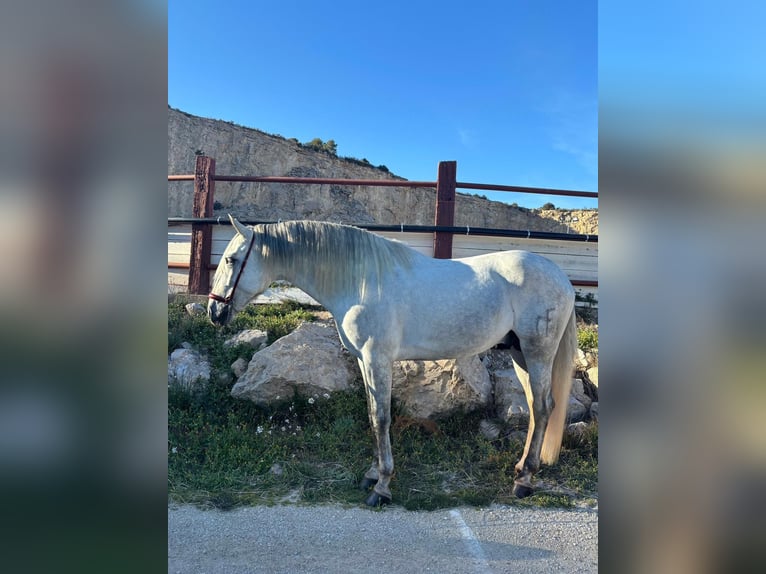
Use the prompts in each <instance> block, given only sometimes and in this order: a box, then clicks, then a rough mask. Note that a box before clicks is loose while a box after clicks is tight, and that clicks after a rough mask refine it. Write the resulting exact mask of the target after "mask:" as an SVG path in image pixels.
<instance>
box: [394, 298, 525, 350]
mask: <svg viewBox="0 0 766 574" xmlns="http://www.w3.org/2000/svg"><path fill="white" fill-rule="evenodd" d="M512 328H513V310H512V309H511V307H510V306H504V305H501V304H499V303H498V302H497V301H493V302H492V303H485V304H484V305H483V306H477V305H466V304H463V305H462V306H460V307H459V308H455V307H453V308H452V309H445V310H436V311H435V312H434V313H432V314H431V316H430V317H427V316H424V315H423V314H414V315H412V316H411V317H410V318H409V320H408V321H407V324H406V326H405V329H404V332H403V333H402V340H401V344H400V348H399V355H400V356H399V357H398V358H399V359H401V360H404V359H422V360H438V359H451V358H456V357H464V356H470V355H475V354H477V353H481V352H482V351H486V350H487V349H489V348H490V347H492V346H494V345H496V344H497V343H498V342H500V340H502V339H503V338H504V337H505V336H506V335H507V334H508V331H510V330H511V329H512Z"/></svg>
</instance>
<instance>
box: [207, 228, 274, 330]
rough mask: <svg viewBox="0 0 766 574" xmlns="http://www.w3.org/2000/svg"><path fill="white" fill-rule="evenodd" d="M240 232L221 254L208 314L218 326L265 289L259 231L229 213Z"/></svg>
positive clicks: (209, 296) (209, 298)
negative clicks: (255, 244)
mask: <svg viewBox="0 0 766 574" xmlns="http://www.w3.org/2000/svg"><path fill="white" fill-rule="evenodd" d="M229 219H230V220H231V224H232V225H233V226H234V229H235V230H236V233H235V234H234V237H233V238H232V239H231V241H229V244H228V245H227V246H226V249H225V250H224V252H223V255H222V256H221V262H220V263H219V265H218V269H217V270H216V272H215V277H214V278H213V288H212V290H211V291H210V294H209V295H208V304H207V316H208V317H209V318H210V321H211V322H213V323H214V324H216V325H223V324H225V323H227V322H228V321H229V320H231V319H232V318H233V317H234V315H236V314H237V312H239V311H240V310H241V309H242V308H243V307H244V306H245V305H247V303H248V302H249V301H250V299H252V298H253V297H254V296H255V295H257V294H258V293H260V292H261V291H263V289H264V287H265V286H264V285H263V284H262V283H263V282H264V278H263V273H262V269H261V267H262V266H261V265H260V261H256V259H260V256H259V255H258V254H257V253H256V251H257V250H256V249H253V244H254V243H256V242H257V241H258V239H257V233H256V232H255V231H254V230H253V229H252V228H250V227H247V226H245V225H242V224H241V223H240V222H239V221H237V220H236V219H235V218H233V217H232V216H231V215H229Z"/></svg>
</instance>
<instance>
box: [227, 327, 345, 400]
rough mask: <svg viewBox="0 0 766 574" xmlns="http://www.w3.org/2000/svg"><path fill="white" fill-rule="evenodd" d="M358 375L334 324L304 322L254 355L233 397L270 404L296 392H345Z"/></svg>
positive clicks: (309, 393)
mask: <svg viewBox="0 0 766 574" xmlns="http://www.w3.org/2000/svg"><path fill="white" fill-rule="evenodd" d="M359 376H360V373H359V368H358V366H357V364H356V361H355V360H352V358H351V357H350V356H349V355H348V353H346V352H345V351H344V350H343V349H342V347H341V345H340V340H339V339H338V333H337V331H336V330H335V327H334V326H333V325H332V324H327V323H318V322H317V323H303V324H302V325H301V326H300V327H298V328H297V329H296V330H295V331H293V332H292V333H290V334H289V335H286V336H285V337H282V338H281V339H279V340H278V341H276V342H275V343H274V344H273V345H271V346H269V347H266V348H265V349H263V350H262V351H258V352H257V353H255V354H254V355H253V358H252V359H251V360H250V363H249V364H248V366H247V370H246V371H245V372H244V373H243V374H242V375H241V376H240V378H239V380H238V381H237V383H236V384H235V385H234V387H233V388H232V390H231V395H232V396H233V397H235V398H238V399H247V400H251V401H253V402H255V403H257V404H260V405H267V404H269V403H272V402H275V401H277V400H283V399H289V398H291V397H292V396H293V395H294V394H295V393H296V392H299V393H301V394H303V395H306V396H309V395H313V394H316V393H319V394H323V393H327V392H329V393H331V392H334V391H340V390H346V389H348V388H350V387H351V385H352V384H353V383H354V381H355V380H356V379H357V378H358V377H359Z"/></svg>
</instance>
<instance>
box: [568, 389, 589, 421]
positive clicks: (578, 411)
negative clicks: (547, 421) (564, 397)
mask: <svg viewBox="0 0 766 574" xmlns="http://www.w3.org/2000/svg"><path fill="white" fill-rule="evenodd" d="M588 412H589V410H588V408H587V407H586V406H585V405H584V404H582V403H581V402H580V401H578V400H577V399H576V398H575V397H573V396H572V395H570V396H569V407H568V408H567V423H570V424H571V423H576V422H579V421H581V420H584V419H586V418H587V417H588Z"/></svg>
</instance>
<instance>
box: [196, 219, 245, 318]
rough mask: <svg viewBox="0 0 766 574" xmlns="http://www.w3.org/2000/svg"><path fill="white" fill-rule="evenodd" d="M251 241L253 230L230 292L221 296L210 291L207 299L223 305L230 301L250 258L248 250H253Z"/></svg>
mask: <svg viewBox="0 0 766 574" xmlns="http://www.w3.org/2000/svg"><path fill="white" fill-rule="evenodd" d="M253 243H255V231H253V236H252V237H251V238H250V245H248V246H247V253H245V258H244V260H243V261H242V267H240V268H239V273H237V278H236V279H235V280H234V285H233V286H232V288H231V293H230V294H229V296H228V297H222V296H221V295H216V294H215V293H212V292H211V293H210V294H209V295H208V296H207V298H208V299H212V300H213V301H218V302H220V303H223V304H224V305H228V304H229V303H231V301H232V299H234V293H235V291H236V290H237V285H239V280H240V279H241V278H242V272H243V271H244V270H245V265H247V260H248V259H249V258H250V252H251V251H252V250H253Z"/></svg>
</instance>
